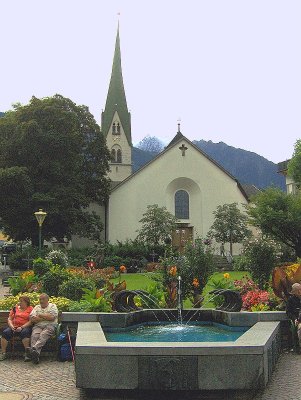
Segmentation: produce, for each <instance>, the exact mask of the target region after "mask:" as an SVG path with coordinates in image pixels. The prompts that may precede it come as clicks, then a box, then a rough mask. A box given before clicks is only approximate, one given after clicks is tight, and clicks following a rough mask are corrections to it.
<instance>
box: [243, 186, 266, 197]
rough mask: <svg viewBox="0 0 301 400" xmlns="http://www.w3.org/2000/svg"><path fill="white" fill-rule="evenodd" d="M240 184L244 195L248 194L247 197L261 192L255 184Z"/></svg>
mask: <svg viewBox="0 0 301 400" xmlns="http://www.w3.org/2000/svg"><path fill="white" fill-rule="evenodd" d="M241 186H242V188H243V190H244V191H245V193H246V195H247V196H248V198H250V197H252V196H255V195H256V194H258V193H260V192H261V190H260V189H258V187H256V186H255V185H247V184H242V185H241Z"/></svg>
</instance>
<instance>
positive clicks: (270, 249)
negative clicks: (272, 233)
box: [244, 237, 279, 289]
mask: <svg viewBox="0 0 301 400" xmlns="http://www.w3.org/2000/svg"><path fill="white" fill-rule="evenodd" d="M278 250H279V246H277V244H276V243H275V242H273V241H272V240H270V239H268V238H266V237H258V238H255V239H254V240H250V241H249V242H248V243H246V244H245V246H244V256H245V257H246V259H247V262H248V270H249V271H250V272H251V276H252V278H253V280H254V281H255V282H256V283H258V285H259V287H260V289H266V288H267V287H268V284H269V279H270V276H271V273H272V270H273V268H275V266H276V263H277V252H278Z"/></svg>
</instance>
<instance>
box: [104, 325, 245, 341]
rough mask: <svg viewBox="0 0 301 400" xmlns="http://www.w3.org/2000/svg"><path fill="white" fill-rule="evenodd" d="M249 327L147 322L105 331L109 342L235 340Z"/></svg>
mask: <svg viewBox="0 0 301 400" xmlns="http://www.w3.org/2000/svg"><path fill="white" fill-rule="evenodd" d="M247 329H248V328H246V327H229V326H228V325H222V324H218V323H216V322H189V323H188V324H185V323H182V324H179V323H177V322H176V323H173V322H161V323H158V322H147V323H142V324H138V325H132V326H129V327H127V328H107V329H105V330H104V333H105V336H106V339H107V341H108V342H233V341H235V340H236V339H238V338H239V337H240V336H241V335H242V334H243V333H244V332H246V330H247Z"/></svg>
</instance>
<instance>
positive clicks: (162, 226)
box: [137, 204, 177, 246]
mask: <svg viewBox="0 0 301 400" xmlns="http://www.w3.org/2000/svg"><path fill="white" fill-rule="evenodd" d="M139 222H140V223H141V224H142V227H141V229H139V230H138V232H139V234H138V236H137V239H138V240H141V241H144V242H146V243H148V244H149V245H151V246H157V245H159V244H162V243H164V241H165V240H166V239H167V238H170V236H171V234H172V231H173V230H175V229H176V227H177V224H176V222H177V218H176V217H175V216H174V215H173V214H171V213H170V212H169V211H167V209H166V207H159V206H158V204H153V205H149V206H147V210H146V212H145V213H144V214H143V218H142V219H141V220H140V221H139Z"/></svg>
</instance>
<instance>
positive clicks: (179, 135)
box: [112, 128, 250, 201]
mask: <svg viewBox="0 0 301 400" xmlns="http://www.w3.org/2000/svg"><path fill="white" fill-rule="evenodd" d="M183 140H185V141H186V142H187V143H189V144H190V145H191V146H192V147H193V148H195V149H196V150H197V151H198V152H199V153H201V154H202V155H203V156H204V157H206V158H207V159H208V160H209V161H211V162H212V163H213V164H215V166H216V167H218V168H219V169H221V170H222V171H223V172H224V173H225V174H227V175H228V176H229V177H230V178H231V179H233V180H234V181H235V182H236V183H237V186H238V188H239V190H240V191H241V193H242V195H243V196H244V197H245V198H246V200H247V201H250V199H249V196H248V194H247V193H246V191H245V190H244V188H243V186H242V184H241V183H240V182H239V181H238V180H237V179H236V178H235V177H234V176H233V175H232V174H230V172H228V171H227V170H226V169H225V168H223V167H222V166H221V165H220V164H218V163H217V162H216V161H215V160H214V159H213V158H211V157H210V156H208V154H206V153H205V152H204V151H203V150H201V149H200V148H199V147H197V146H196V145H195V144H193V143H192V142H191V141H190V140H189V139H187V138H186V137H185V136H184V135H183V134H182V133H181V132H180V129H179V128H178V132H177V134H176V136H175V137H174V138H173V139H172V140H171V142H170V143H169V144H168V145H167V146H166V147H165V149H164V150H163V151H162V152H161V153H159V154H158V155H157V156H156V157H155V158H153V159H152V160H150V161H149V162H148V163H146V164H145V165H143V166H142V167H141V168H140V169H138V170H137V171H136V172H134V173H133V174H132V175H130V176H129V177H127V178H126V179H124V180H123V181H122V182H120V183H119V184H118V185H116V186H115V187H114V188H113V189H112V191H114V190H115V189H116V188H118V187H119V186H121V185H123V184H125V183H126V182H127V181H128V180H130V179H132V178H133V177H134V176H136V175H137V174H139V173H140V172H141V171H142V170H143V169H145V168H147V167H148V166H149V165H150V164H152V163H153V162H155V161H156V160H157V159H158V158H159V157H163V156H164V154H165V153H166V152H167V151H169V149H171V148H172V147H174V146H177V145H179V144H180V143H181V141H183Z"/></svg>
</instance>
